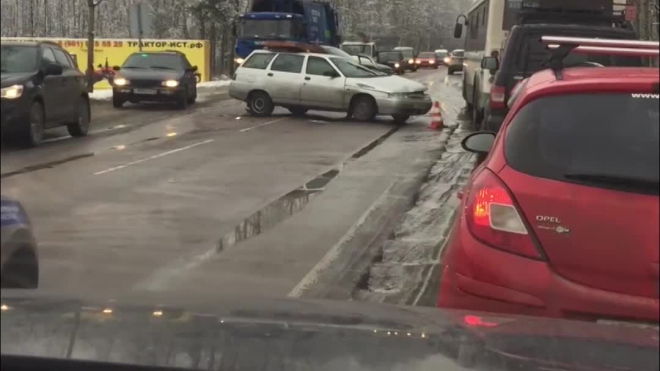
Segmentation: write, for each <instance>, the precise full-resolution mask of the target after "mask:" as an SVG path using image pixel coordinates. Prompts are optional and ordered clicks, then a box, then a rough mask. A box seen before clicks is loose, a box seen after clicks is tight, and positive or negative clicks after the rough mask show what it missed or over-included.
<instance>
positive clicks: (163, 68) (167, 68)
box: [149, 66, 176, 70]
mask: <svg viewBox="0 0 660 371" xmlns="http://www.w3.org/2000/svg"><path fill="white" fill-rule="evenodd" d="M149 68H153V69H155V70H175V69H176V68H172V67H167V66H149Z"/></svg>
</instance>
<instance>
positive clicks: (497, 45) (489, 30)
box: [455, 0, 522, 120]
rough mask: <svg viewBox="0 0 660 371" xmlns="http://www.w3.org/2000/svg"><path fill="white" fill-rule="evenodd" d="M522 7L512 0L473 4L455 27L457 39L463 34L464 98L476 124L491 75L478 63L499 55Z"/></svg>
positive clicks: (494, 0) (485, 102) (488, 0)
mask: <svg viewBox="0 0 660 371" xmlns="http://www.w3.org/2000/svg"><path fill="white" fill-rule="evenodd" d="M521 5H522V1H515V0H474V1H473V2H472V6H471V7H470V10H469V11H468V13H467V14H466V15H464V16H462V17H463V18H464V23H463V24H460V23H457V25H456V26H457V27H456V34H455V36H456V37H457V38H460V37H462V36H463V33H465V59H464V62H463V63H464V64H463V98H464V99H465V102H466V106H467V109H468V113H469V114H471V115H472V117H473V119H475V120H478V119H477V117H483V112H484V109H485V107H486V105H487V104H488V98H489V96H490V85H491V73H490V71H489V70H484V69H482V68H481V62H482V60H483V59H484V57H487V56H491V55H492V53H493V52H499V51H500V49H501V48H502V46H503V44H504V42H505V41H506V38H507V35H508V31H510V30H511V28H512V27H513V25H514V23H515V19H516V17H517V14H516V13H517V11H518V10H519V9H520V6H521ZM464 29H465V30H464Z"/></svg>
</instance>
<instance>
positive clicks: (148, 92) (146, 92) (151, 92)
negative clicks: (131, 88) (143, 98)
mask: <svg viewBox="0 0 660 371" xmlns="http://www.w3.org/2000/svg"><path fill="white" fill-rule="evenodd" d="M135 94H144V95H156V94H158V90H156V89H135Z"/></svg>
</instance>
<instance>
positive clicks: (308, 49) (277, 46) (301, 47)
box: [263, 41, 327, 54]
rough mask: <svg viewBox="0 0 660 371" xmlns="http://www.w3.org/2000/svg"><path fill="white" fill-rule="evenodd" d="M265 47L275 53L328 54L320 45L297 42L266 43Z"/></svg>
mask: <svg viewBox="0 0 660 371" xmlns="http://www.w3.org/2000/svg"><path fill="white" fill-rule="evenodd" d="M263 45H264V48H265V49H267V50H270V51H275V52H277V51H279V52H290V53H319V54H327V53H326V51H325V49H323V47H321V46H320V45H318V44H307V43H301V42H297V41H266V42H264V44H263Z"/></svg>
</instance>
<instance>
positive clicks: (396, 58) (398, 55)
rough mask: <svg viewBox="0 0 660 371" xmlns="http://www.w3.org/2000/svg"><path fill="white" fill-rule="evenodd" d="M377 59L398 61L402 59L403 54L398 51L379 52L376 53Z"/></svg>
mask: <svg viewBox="0 0 660 371" xmlns="http://www.w3.org/2000/svg"><path fill="white" fill-rule="evenodd" d="M378 59H379V61H380V62H400V61H401V60H402V59H403V55H401V53H399V52H393V53H380V54H378Z"/></svg>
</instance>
